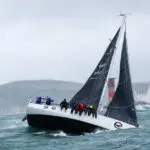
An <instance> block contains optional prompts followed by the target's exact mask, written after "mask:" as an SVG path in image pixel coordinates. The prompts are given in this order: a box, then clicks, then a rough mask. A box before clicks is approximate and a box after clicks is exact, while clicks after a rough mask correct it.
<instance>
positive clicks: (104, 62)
mask: <svg viewBox="0 0 150 150" xmlns="http://www.w3.org/2000/svg"><path fill="white" fill-rule="evenodd" d="M119 33H120V28H119V29H118V31H117V32H116V34H115V36H114V37H113V39H112V40H111V42H110V44H109V46H108V47H107V49H106V51H105V53H104V55H103V57H102V59H101V60H100V62H99V63H98V65H97V67H96V68H95V70H94V71H93V73H92V74H91V76H90V77H89V78H88V80H87V81H86V83H85V84H84V85H83V87H82V88H81V89H80V90H79V91H78V92H77V93H76V94H75V95H74V97H73V98H72V99H71V101H70V103H76V104H77V103H84V104H86V105H94V106H96V107H98V105H99V102H100V97H101V95H102V91H103V87H104V84H105V81H106V78H107V75H108V71H109V68H110V64H111V60H112V57H113V54H114V51H115V48H116V43H117V40H118V37H119Z"/></svg>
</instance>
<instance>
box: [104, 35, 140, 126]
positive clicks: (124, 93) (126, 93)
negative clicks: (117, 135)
mask: <svg viewBox="0 0 150 150" xmlns="http://www.w3.org/2000/svg"><path fill="white" fill-rule="evenodd" d="M105 116H108V117H111V118H114V119H117V120H121V121H123V122H126V123H130V124H132V125H135V126H138V124H137V116H136V111H135V106H134V97H133V91H132V85H131V77H130V70H129V64H128V53H127V40H126V32H125V33H124V40H123V46H122V53H121V61H120V75H119V83H118V87H117V89H116V92H115V94H114V97H113V99H112V101H111V103H110V104H109V106H108V108H107V111H106V113H105Z"/></svg>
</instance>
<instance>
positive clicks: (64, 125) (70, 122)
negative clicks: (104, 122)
mask: <svg viewBox="0 0 150 150" xmlns="http://www.w3.org/2000/svg"><path fill="white" fill-rule="evenodd" d="M27 121H28V124H29V126H31V127H36V128H41V129H50V130H62V131H64V132H65V133H69V134H83V133H85V132H88V133H90V132H94V131H95V130H96V129H103V128H100V127H98V126H95V125H92V124H89V123H85V122H82V121H77V120H74V119H68V118H62V117H56V116H55V117H54V116H47V115H27Z"/></svg>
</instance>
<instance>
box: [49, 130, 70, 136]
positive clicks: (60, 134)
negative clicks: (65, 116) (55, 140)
mask: <svg viewBox="0 0 150 150" xmlns="http://www.w3.org/2000/svg"><path fill="white" fill-rule="evenodd" d="M52 135H53V136H55V137H56V136H67V134H66V133H64V132H63V131H60V132H59V133H54V134H52Z"/></svg>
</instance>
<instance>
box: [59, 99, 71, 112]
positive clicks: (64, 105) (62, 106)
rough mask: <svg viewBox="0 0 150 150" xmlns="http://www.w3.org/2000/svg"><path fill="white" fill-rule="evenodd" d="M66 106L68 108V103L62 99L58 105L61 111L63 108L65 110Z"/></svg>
mask: <svg viewBox="0 0 150 150" xmlns="http://www.w3.org/2000/svg"><path fill="white" fill-rule="evenodd" d="M68 106H69V104H68V102H67V101H66V99H64V100H63V101H62V102H61V103H60V107H61V110H62V109H63V108H65V110H67V108H68Z"/></svg>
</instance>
